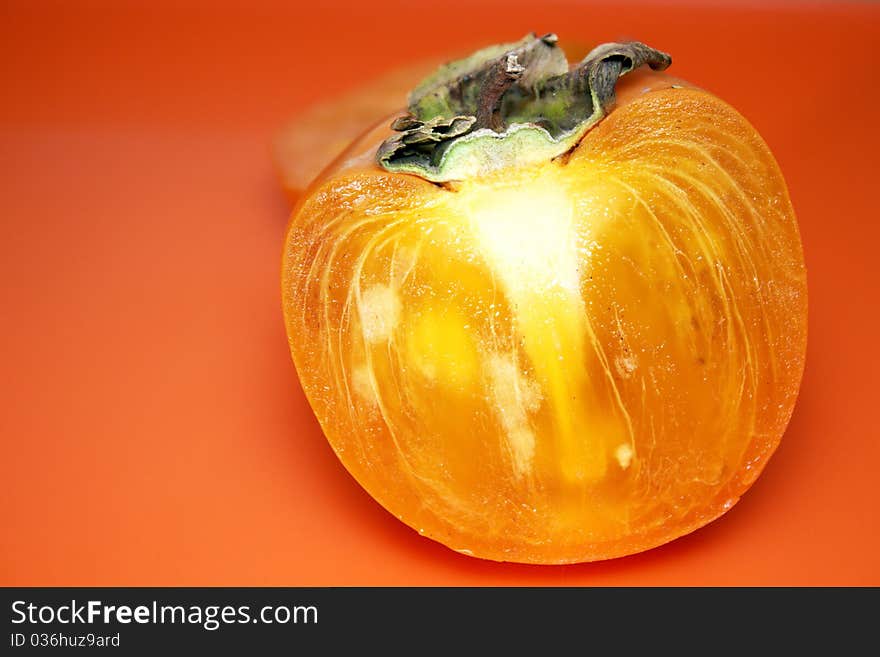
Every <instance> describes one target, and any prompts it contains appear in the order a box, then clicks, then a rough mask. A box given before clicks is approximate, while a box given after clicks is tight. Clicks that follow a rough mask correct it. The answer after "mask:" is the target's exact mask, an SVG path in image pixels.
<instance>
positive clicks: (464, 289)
mask: <svg viewBox="0 0 880 657" xmlns="http://www.w3.org/2000/svg"><path fill="white" fill-rule="evenodd" d="M676 82H677V80H676ZM664 83H665V84H664ZM617 86H618V89H619V93H618V94H617V95H618V101H617V105H616V107H615V109H613V110H612V112H611V114H610V115H609V116H608V117H606V118H605V119H603V120H602V121H601V122H600V123H599V125H597V126H596V127H594V128H593V129H592V130H591V131H590V132H589V133H588V134H587V135H586V136H585V137H584V138H583V139H582V140H581V142H580V143H579V144H578V145H577V147H576V148H575V149H574V150H573V151H572V152H570V153H569V154H568V155H567V156H566V157H564V158H557V159H555V160H552V161H551V160H547V161H545V162H541V163H538V164H526V165H522V164H517V165H515V166H513V165H509V166H507V167H505V168H503V169H499V170H498V171H495V172H493V173H491V174H485V175H483V176H468V177H465V178H463V179H460V180H458V181H457V182H455V183H454V184H452V185H450V186H448V187H438V186H435V185H432V184H431V183H429V182H427V181H425V180H423V179H421V178H417V177H415V176H411V175H403V174H392V173H388V172H387V171H384V170H382V169H381V168H379V167H378V166H377V165H376V164H375V161H374V160H375V152H376V149H377V145H378V144H377V143H376V142H377V140H375V139H374V140H373V143H369V142H370V140H369V138H367V139H365V140H364V142H366V143H362V142H356V143H355V144H354V146H353V147H352V149H351V150H349V151H347V152H346V153H344V154H343V155H342V156H340V157H339V158H338V160H337V165H336V166H334V167H330V168H329V169H327V170H326V171H325V172H324V173H323V174H322V175H321V176H320V178H319V179H318V180H317V181H316V183H315V184H314V185H313V186H312V187H311V188H309V189H308V190H307V191H306V192H305V193H304V195H303V202H302V203H301V204H300V205H299V206H298V207H297V209H296V210H295V212H294V215H293V217H292V219H291V223H290V228H289V232H288V234H287V237H286V241H285V251H284V261H283V266H282V284H281V291H282V295H283V299H284V310H285V317H286V320H287V330H288V338H289V341H290V349H291V353H292V355H293V357H294V360H295V362H296V365H297V369H298V371H299V374H300V379H301V381H302V383H303V388H304V391H305V393H306V396H307V398H308V399H309V401H310V402H311V405H312V407H313V408H314V410H315V413H316V415H317V417H318V419H319V421H320V423H321V425H322V427H323V428H324V431H325V433H326V435H327V437H328V439H329V440H330V443H331V445H333V447H334V450H335V451H336V453H337V455H338V456H339V458H340V460H341V461H342V462H343V463H344V464H345V466H346V468H347V469H348V470H349V471H350V472H351V473H352V475H353V476H354V477H355V478H356V479H357V480H358V481H359V482H360V483H361V484H362V485H363V486H364V487H365V488H366V490H368V491H369V492H370V494H371V495H373V496H374V497H375V498H376V499H377V500H378V501H379V502H380V503H381V504H382V505H383V506H385V507H386V508H387V509H388V510H389V511H390V512H391V513H393V514H394V515H395V516H397V517H399V518H400V519H401V520H403V521H404V522H405V523H407V524H408V525H410V526H411V527H412V528H414V529H416V530H417V531H418V532H419V533H421V534H424V535H425V536H429V537H431V538H434V539H436V540H438V541H440V542H441V543H444V544H446V545H447V546H449V547H450V548H452V549H454V550H456V551H459V552H462V553H464V554H467V555H471V556H478V557H483V558H488V559H493V560H496V561H515V562H523V563H544V564H559V563H577V562H583V561H596V560H601V559H609V558H613V557H619V556H624V555H627V554H632V553H635V552H640V551H642V550H645V549H648V548H651V547H654V546H656V545H660V544H662V543H665V542H668V541H670V540H672V539H674V538H677V537H679V536H681V535H683V534H686V533H689V532H690V531H693V530H694V529H696V528H698V527H701V526H703V525H704V524H706V523H707V522H710V521H711V520H713V519H714V518H716V517H718V516H719V515H721V514H722V513H724V512H725V511H727V510H728V509H730V508H731V507H732V506H733V505H734V504H735V503H736V502H737V500H738V499H739V497H740V496H741V495H742V494H743V492H744V491H745V490H746V489H747V488H748V487H749V486H750V485H751V484H752V483H753V482H754V481H755V479H756V478H757V476H758V474H759V473H760V472H761V470H762V469H763V468H764V467H765V465H766V464H767V460H768V458H769V457H770V455H771V454H772V452H773V450H774V449H775V448H776V446H777V445H778V442H779V439H780V437H781V436H782V433H783V431H784V429H785V426H786V424H787V423H788V419H789V417H790V416H791V411H792V408H793V406H794V401H795V399H796V397H797V391H798V386H799V384H800V379H801V374H802V372H803V365H804V354H805V350H806V330H807V289H806V272H805V270H804V264H803V254H802V250H801V244H800V239H799V236H798V229H797V223H796V220H795V217H794V213H793V211H792V208H791V203H790V202H789V199H788V193H787V191H786V187H785V183H784V181H783V178H782V175H781V173H780V172H779V169H778V167H777V165H776V162H775V161H774V159H773V156H772V155H771V154H770V152H769V150H768V149H767V147H766V145H765V144H764V143H763V141H762V140H761V138H760V137H759V136H758V135H757V134H756V133H755V131H754V129H753V128H752V127H751V126H750V125H749V124H748V122H747V121H745V119H743V118H742V116H740V115H739V114H738V113H737V112H736V111H735V110H733V109H732V108H731V107H730V106H729V105H726V104H725V103H724V102H723V101H721V100H719V99H717V98H715V97H714V96H712V95H711V94H708V93H707V92H705V91H703V90H699V89H693V88H688V87H683V86H681V85H680V84H679V85H674V81H673V79H671V78H669V77H667V76H666V75H665V74H662V73H648V72H645V71H636V72H635V73H633V74H631V75H629V76H627V77H626V78H625V79H623V80H621V81H619V82H618V85H617ZM371 134H372V133H371ZM361 151H363V152H364V156H363V157H360V153H361Z"/></svg>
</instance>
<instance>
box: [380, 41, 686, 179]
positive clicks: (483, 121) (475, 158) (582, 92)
mask: <svg viewBox="0 0 880 657" xmlns="http://www.w3.org/2000/svg"><path fill="white" fill-rule="evenodd" d="M671 63H672V59H671V58H670V56H669V55H667V54H665V53H662V52H660V51H659V50H654V49H653V48H649V47H648V46H646V45H645V44H643V43H639V42H637V41H630V42H626V43H606V44H603V45H601V46H598V47H596V48H594V49H593V50H592V51H591V52H590V54H589V55H587V56H586V57H585V58H584V59H583V61H581V62H580V63H579V64H577V65H576V66H573V67H569V64H568V60H567V59H566V57H565V54H564V53H563V52H562V49H561V48H559V47H558V46H557V45H556V35H554V34H547V35H545V36H542V37H536V36H535V35H534V34H531V35H528V36H526V37H525V38H523V39H521V40H520V41H517V42H516V43H508V44H502V45H497V46H490V47H488V48H485V49H483V50H480V51H478V52H476V53H474V54H473V55H471V56H470V57H467V58H465V59H461V60H458V61H455V62H452V63H449V64H446V65H445V66H443V67H441V68H440V69H439V70H438V71H437V72H435V73H434V74H433V75H431V76H430V77H428V78H426V79H425V80H424V81H422V83H421V84H419V86H418V87H416V88H415V89H414V90H413V91H412V93H411V94H410V97H409V106H408V108H407V109H408V114H405V115H404V116H401V117H398V118H397V119H396V120H395V121H394V123H392V124H391V127H392V129H393V130H395V132H396V134H395V135H393V136H392V137H389V138H388V139H386V140H385V141H384V142H383V143H382V145H381V146H380V147H379V151H378V153H377V159H378V161H379V164H380V165H381V166H382V167H383V168H385V169H387V170H388V171H400V172H404V173H412V174H415V175H417V176H421V177H422V178H425V179H427V180H431V181H434V182H446V181H450V180H463V179H466V178H470V177H474V176H479V175H481V174H484V173H488V172H490V171H493V170H496V169H500V168H504V167H507V166H512V165H520V166H521V165H525V164H530V163H534V162H539V161H546V160H550V159H552V158H554V157H557V156H559V155H562V154H563V153H565V152H566V151H568V150H570V149H571V148H573V147H574V146H575V145H576V144H577V143H578V141H580V139H581V137H583V136H584V134H586V133H587V131H588V130H589V129H590V128H592V127H593V126H594V125H596V123H598V122H599V121H600V120H601V119H602V118H603V117H604V116H605V115H606V114H607V113H608V111H610V109H611V107H612V105H613V104H614V87H615V85H616V84H617V80H618V79H619V78H620V77H622V76H624V75H626V74H627V73H629V72H630V71H633V70H635V69H636V68H638V67H640V66H642V65H644V64H647V65H649V66H650V67H651V68H653V69H655V70H663V69H665V68H666V67H668V66H669V65H670V64H671Z"/></svg>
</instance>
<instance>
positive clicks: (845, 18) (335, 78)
mask: <svg viewBox="0 0 880 657" xmlns="http://www.w3.org/2000/svg"><path fill="white" fill-rule="evenodd" d="M452 5H455V6H457V5H456V3H455V2H453V3H452ZM462 6H464V3H462ZM468 6H469V7H472V5H470V4H469V5H468ZM501 6H502V5H501V3H497V4H495V3H490V4H484V5H478V6H477V7H476V9H473V10H472V16H473V20H472V21H471V22H470V23H468V24H467V25H463V26H462V27H461V29H460V30H457V31H456V32H455V34H454V35H452V36H450V37H448V38H446V39H445V42H444V43H441V42H440V41H438V39H439V37H438V36H435V33H433V31H434V30H438V31H439V27H438V28H434V27H428V28H425V29H426V30H427V31H428V33H427V34H424V35H422V36H421V37H420V38H419V39H417V40H413V42H412V43H411V44H409V45H408V46H407V47H408V48H409V50H408V51H407V52H411V53H412V56H413V57H422V56H425V57H427V56H436V55H441V54H442V53H443V52H446V51H447V50H448V49H449V48H454V49H456V50H459V51H460V50H467V49H469V48H472V47H474V46H476V45H479V44H481V43H486V42H496V41H500V40H503V39H505V38H511V37H513V38H516V37H517V36H519V35H521V34H523V33H525V32H527V31H529V30H537V31H542V30H545V31H549V30H556V31H558V32H559V33H560V37H561V38H562V39H563V40H565V39H575V38H578V37H583V38H585V39H586V40H594V41H604V40H608V39H609V38H638V39H641V40H643V41H646V42H648V43H651V44H653V45H656V46H657V47H660V48H662V49H664V50H666V51H669V52H671V53H672V54H673V56H674V60H675V61H674V64H673V68H672V69H671V72H672V73H674V74H675V75H678V76H681V77H683V78H686V79H689V80H691V81H693V82H695V83H696V84H698V85H700V86H702V87H704V88H707V89H709V90H710V91H712V92H713V93H715V94H716V95H718V96H719V97H721V98H724V99H725V100H726V101H727V102H729V103H730V104H731V105H732V106H734V107H736V108H737V110H739V111H740V112H741V113H742V114H743V115H744V116H745V117H746V118H747V119H748V120H749V121H750V122H751V123H752V124H753V125H754V126H755V127H756V129H757V130H758V132H759V133H760V134H761V135H762V137H763V138H764V139H765V140H766V141H767V143H768V144H769V146H770V148H771V149H772V151H773V153H774V155H775V157H776V159H777V160H778V161H779V164H780V167H781V169H782V171H783V172H784V174H785V178H786V181H787V183H788V187H789V191H790V193H791V198H792V202H793V205H794V208H795V211H796V213H797V217H798V221H799V224H800V229H801V236H802V239H803V245H804V251H805V256H806V263H807V269H808V276H809V285H810V308H809V344H808V354H807V367H806V371H805V375H804V380H803V386H802V389H801V393H800V396H799V399H798V402H797V405H796V407H795V411H794V416H793V418H792V422H791V424H790V426H789V428H788V430H787V431H786V433H785V436H784V438H783V440H782V443H781V446H780V447H779V449H778V450H777V452H776V454H775V455H774V457H773V459H772V460H771V462H770V464H769V465H768V467H767V468H766V469H765V471H764V473H763V474H762V475H761V477H760V479H759V480H758V481H757V482H756V483H755V485H754V486H753V487H752V488H751V489H750V491H749V492H748V493H747V494H746V495H745V496H744V497H743V499H742V501H741V502H740V503H739V504H737V505H736V506H735V507H734V508H733V509H732V510H731V511H730V512H728V513H727V514H726V515H725V516H724V517H722V518H721V519H719V520H718V521H716V522H714V523H712V524H711V525H709V526H708V527H706V528H704V529H701V530H699V531H697V532H694V533H693V534H691V535H689V536H687V537H685V538H682V539H679V540H677V541H674V542H672V543H670V544H668V545H666V546H663V547H660V548H658V549H655V550H651V551H649V552H646V553H643V554H640V555H637V556H634V557H626V558H622V559H617V560H613V561H608V562H602V563H594V564H584V565H578V566H558V567H536V566H526V565H516V564H498V563H493V562H489V561H480V560H476V559H472V558H469V557H466V556H463V555H459V554H456V553H454V552H452V551H450V550H448V549H446V548H444V547H443V546H441V545H438V544H437V543H435V542H433V541H430V540H427V539H424V538H421V537H419V536H418V535H417V534H416V533H415V532H412V531H411V530H410V529H408V528H407V527H405V526H404V525H402V524H401V523H399V522H398V521H396V520H395V519H394V518H392V517H390V516H389V514H388V513H387V512H386V511H384V510H383V509H381V507H379V505H377V504H376V503H375V502H374V501H372V500H371V499H370V497H369V496H368V495H366V494H365V493H364V492H363V490H362V489H361V488H360V487H359V486H358V485H357V484H356V483H355V482H354V481H353V479H352V478H351V477H350V476H349V475H348V474H347V473H346V472H345V470H344V468H343V467H342V466H341V465H340V464H339V462H338V461H337V459H336V457H335V456H334V455H333V453H332V451H331V449H330V447H329V446H328V445H327V442H326V440H325V439H324V437H323V435H322V433H321V430H320V428H319V426H318V423H317V421H316V420H315V418H314V416H313V415H312V412H311V410H310V408H309V406H308V404H307V402H306V400H305V398H304V396H303V395H302V392H301V390H300V388H299V383H298V379H297V377H296V373H295V371H294V369H293V367H292V366H291V363H290V358H289V355H288V349H287V341H286V338H285V332H284V326H283V321H282V319H281V312H280V304H279V301H278V279H277V276H278V257H279V254H280V251H281V244H282V238H283V232H284V226H285V223H286V219H287V215H288V208H289V206H288V204H287V200H286V199H285V198H284V197H283V195H282V194H280V193H279V192H278V189H277V181H276V179H275V176H274V171H273V169H272V165H271V161H270V152H269V151H270V149H269V144H270V142H271V139H272V137H273V136H274V134H275V133H276V132H277V130H278V129H279V128H280V127H281V126H282V125H284V124H285V123H286V121H287V120H288V118H289V116H290V115H291V114H292V113H293V112H295V111H296V110H298V109H299V108H305V107H306V106H307V105H308V104H310V103H313V102H317V101H318V100H319V99H322V98H327V97H330V96H332V95H333V94H336V93H341V92H343V91H345V90H346V89H348V88H350V87H351V86H352V85H354V84H355V83H356V82H358V81H359V80H361V79H363V78H364V77H365V76H367V75H371V74H380V73H381V72H383V71H385V70H388V69H389V68H391V67H392V66H394V65H395V64H397V63H398V62H399V61H400V60H401V58H407V57H409V55H408V54H405V55H401V54H400V49H399V48H397V49H392V48H375V47H374V45H373V42H374V40H375V39H376V38H377V36H378V35H379V34H382V35H386V34H388V33H389V26H390V27H391V28H393V27H394V26H397V27H398V28H401V29H402V27H403V26H404V25H405V23H406V21H407V20H408V14H407V13H406V11H405V10H404V5H403V4H402V3H400V4H393V3H392V4H383V5H379V6H376V5H370V6H366V5H359V4H354V5H351V6H350V7H348V8H347V9H346V11H342V12H340V11H339V10H338V8H328V9H326V10H325V9H320V8H307V9H304V8H301V7H293V6H291V5H289V4H288V3H280V2H279V3H273V4H264V5H260V6H258V7H256V8H254V7H253V6H251V7H248V8H247V9H245V8H242V7H240V6H237V4H233V3H223V2H220V3H211V4H210V5H208V4H204V5H201V4H195V3H190V4H189V5H187V8H185V9H180V8H179V6H178V4H177V3H175V4H172V3H164V2H158V3H151V4H150V5H149V6H147V5H145V4H144V5H141V4H139V3H138V4H119V3H115V4H113V5H110V4H109V3H107V4H96V3H87V4H83V5H80V6H77V7H73V6H70V5H68V4H60V3H58V4H54V3H53V4H48V3H6V4H5V5H4V8H3V10H2V12H3V20H2V21H0V31H2V34H0V54H2V57H0V61H2V62H3V67H4V80H5V86H4V96H5V97H4V103H3V104H2V105H0V141H2V147H0V166H2V176H3V177H2V181H3V182H2V186H0V195H2V196H0V200H2V208H3V211H4V214H3V221H4V226H5V234H6V238H5V240H4V245H3V249H4V256H3V258H2V259H0V268H2V280H3V286H4V288H3V289H4V322H3V324H2V328H0V331H2V338H3V339H2V341H0V345H2V346H0V349H2V359H3V363H4V373H5V374H6V376H5V377H4V380H3V384H2V385H3V412H2V415H0V423H2V424H0V426H2V441H3V449H4V452H3V458H2V459H0V480H2V482H3V487H4V488H3V496H2V498H0V520H2V526H3V530H4V531H3V534H2V541H0V555H2V559H0V568H2V571H0V573H2V583H3V584H70V585H75V584H95V585H100V584H105V585H113V584H117V585H132V584H145V585H149V584H156V585H161V584H193V585H198V584H216V585H221V584H254V585H260V584H279V585H281V584H315V585H346V584H471V585H479V584H710V583H711V584H768V583H769V584H855V583H872V584H880V558H878V556H877V555H878V554H880V518H878V508H880V507H878V504H877V502H878V487H877V484H876V477H875V474H874V470H875V469H876V467H875V464H876V463H877V462H878V459H880V440H878V432H877V428H876V417H875V416H876V413H875V407H876V390H877V387H878V384H880V381H878V372H880V347H878V344H877V342H876V336H877V335H878V329H880V326H878V314H877V312H876V310H875V308H874V303H873V301H874V299H875V298H876V296H877V291H878V275H877V272H876V268H875V263H874V260H875V259H876V258H875V250H876V247H875V245H876V244H877V243H878V240H880V226H878V225H877V223H876V222H875V221H874V220H873V216H874V214H875V212H874V205H875V203H874V199H873V191H872V190H873V188H872V185H873V172H874V169H875V159H876V153H877V152H878V151H880V139H878V133H877V132H876V131H874V130H873V129H871V128H870V126H871V125H872V124H873V123H872V122H873V120H874V118H875V116H876V107H877V106H878V101H880V97H878V93H880V92H878V89H877V87H876V85H873V84H872V83H871V79H870V77H869V76H870V73H866V72H865V70H864V69H863V68H861V67H857V66H853V65H852V62H860V61H871V57H872V53H873V44H874V43H876V42H877V39H878V37H880V27H878V9H877V8H875V7H874V6H872V5H867V4H864V5H862V4H859V5H852V6H839V5H835V6H833V7H830V6H823V5H818V4H809V5H804V6H796V5H786V6H776V7H775V8H768V7H767V5H761V6H758V5H757V4H756V5H754V6H748V7H742V8H738V9H734V8H728V7H724V6H722V5H720V4H715V5H713V6H711V7H705V8H698V7H692V6H691V7H680V8H674V7H672V8H670V7H668V6H662V7H661V6H657V5H654V4H650V3H649V4H645V5H639V6H637V8H635V9H631V10H629V11H626V10H622V9H621V8H620V5H619V4H618V3H614V7H610V6H605V7H604V8H603V7H581V8H578V9H572V8H571V6H570V5H569V6H566V5H565V3H559V4H553V5H550V6H549V7H547V8H542V9H540V10H538V9H534V8H532V9H531V10H529V11H511V12H507V13H505V12H503V11H501V10H500V9H499V7H501ZM529 12H534V13H533V14H530V13H529ZM303 26H306V27H309V28H311V29H303ZM392 31H393V29H392ZM328 42H330V43H331V44H332V47H328ZM817 43H821V44H822V47H821V49H820V51H818V52H815V53H813V54H811V55H810V56H809V57H805V56H803V55H798V56H795V55H794V53H797V52H798V49H799V48H802V47H803V46H804V44H808V46H815V44H817ZM322 49H323V50H325V51H326V54H325V55H324V56H322V57H320V58H317V59H316V60H315V61H314V63H313V64H312V65H311V66H310V67H304V66H302V62H303V60H304V58H307V57H308V56H309V55H310V54H311V53H315V52H317V51H319V50H322ZM364 53H369V56H368V57H365V56H364ZM734 55H735V56H734ZM354 58H356V59H357V66H354V65H352V60H353V59H354ZM787 62H793V63H787ZM826 83H827V84H826Z"/></svg>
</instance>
